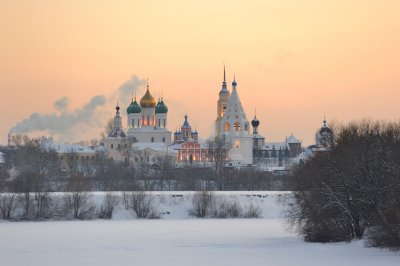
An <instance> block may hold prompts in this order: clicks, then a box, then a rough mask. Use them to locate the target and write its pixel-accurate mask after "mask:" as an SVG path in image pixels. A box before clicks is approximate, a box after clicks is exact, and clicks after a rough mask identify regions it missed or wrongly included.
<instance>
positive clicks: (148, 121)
mask: <svg viewBox="0 0 400 266" xmlns="http://www.w3.org/2000/svg"><path fill="white" fill-rule="evenodd" d="M147 125H150V116H149V115H148V116H147Z"/></svg>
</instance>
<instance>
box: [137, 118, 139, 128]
mask: <svg viewBox="0 0 400 266" xmlns="http://www.w3.org/2000/svg"><path fill="white" fill-rule="evenodd" d="M137 127H139V119H138V120H137Z"/></svg>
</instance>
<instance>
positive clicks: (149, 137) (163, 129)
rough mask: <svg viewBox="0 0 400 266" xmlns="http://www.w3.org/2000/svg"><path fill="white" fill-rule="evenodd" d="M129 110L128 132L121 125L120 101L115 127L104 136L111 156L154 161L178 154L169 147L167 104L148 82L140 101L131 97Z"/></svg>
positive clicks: (135, 161)
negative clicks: (151, 89)
mask: <svg viewBox="0 0 400 266" xmlns="http://www.w3.org/2000/svg"><path fill="white" fill-rule="evenodd" d="M126 111H127V130H126V132H125V130H124V129H123V128H122V121H121V116H120V107H119V106H118V105H117V107H116V114H115V116H114V124H113V128H112V129H111V131H110V132H109V133H108V135H107V137H106V138H105V140H104V145H105V149H106V152H107V156H108V157H109V158H111V159H112V160H116V161H125V162H133V163H142V162H143V163H148V164H152V165H153V164H156V162H157V160H159V159H160V157H165V156H173V157H175V154H174V151H173V150H168V146H169V145H170V144H171V131H169V130H168V128H167V125H168V117H167V114H168V107H167V105H166V104H165V102H164V100H163V99H162V98H161V99H159V100H158V101H156V99H155V98H154V97H153V96H152V95H151V93H150V88H149V84H148V82H147V88H146V93H145V94H144V96H143V97H142V98H141V99H140V102H139V103H138V102H137V100H136V97H135V98H133V97H132V101H131V104H130V105H129V106H128V108H127V110H126Z"/></svg>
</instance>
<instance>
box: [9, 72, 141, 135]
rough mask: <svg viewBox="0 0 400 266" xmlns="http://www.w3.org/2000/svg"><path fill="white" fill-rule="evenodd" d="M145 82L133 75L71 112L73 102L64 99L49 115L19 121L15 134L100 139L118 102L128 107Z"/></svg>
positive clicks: (32, 115) (58, 102) (55, 105)
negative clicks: (42, 134)
mask: <svg viewBox="0 0 400 266" xmlns="http://www.w3.org/2000/svg"><path fill="white" fill-rule="evenodd" d="M143 84H144V80H142V79H140V78H139V77H137V76H132V77H131V78H130V79H129V80H127V81H126V82H124V83H123V84H122V85H121V86H120V87H119V88H117V89H116V90H114V91H113V92H111V93H110V94H109V95H96V96H94V97H92V98H91V99H90V101H89V102H87V103H86V104H84V105H83V106H82V107H79V108H76V109H74V110H71V111H68V106H69V102H70V100H69V99H68V98H67V97H66V96H64V97H62V98H60V99H58V100H57V101H55V102H54V104H53V106H54V108H55V112H52V113H48V114H40V113H36V112H34V113H32V114H31V115H30V116H29V117H28V118H26V119H23V120H22V121H20V122H18V123H17V124H16V125H15V126H14V127H13V128H12V129H11V130H10V132H11V133H14V134H17V133H20V134H27V133H31V132H37V131H42V132H48V133H49V134H50V135H52V136H54V137H55V138H56V139H57V140H59V141H72V140H82V139H84V137H83V136H84V135H85V133H90V134H91V136H92V137H91V138H93V137H96V136H97V135H98V133H99V132H100V131H101V129H102V128H104V126H105V125H106V121H107V120H108V119H110V118H111V117H112V116H113V115H114V110H113V107H114V106H115V103H116V101H117V100H118V101H119V103H120V106H121V107H125V106H128V104H129V103H130V101H131V95H132V93H135V92H137V93H140V90H141V89H142V88H141V87H142V85H143Z"/></svg>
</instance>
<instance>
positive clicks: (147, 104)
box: [140, 84, 156, 108]
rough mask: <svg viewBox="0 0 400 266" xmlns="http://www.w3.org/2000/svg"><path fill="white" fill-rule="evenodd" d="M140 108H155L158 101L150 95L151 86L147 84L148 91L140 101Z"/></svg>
mask: <svg viewBox="0 0 400 266" xmlns="http://www.w3.org/2000/svg"><path fill="white" fill-rule="evenodd" d="M140 106H141V107H142V108H154V106H156V99H154V97H153V96H152V95H151V94H150V91H149V84H147V90H146V93H145V94H144V96H143V97H142V99H140Z"/></svg>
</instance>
